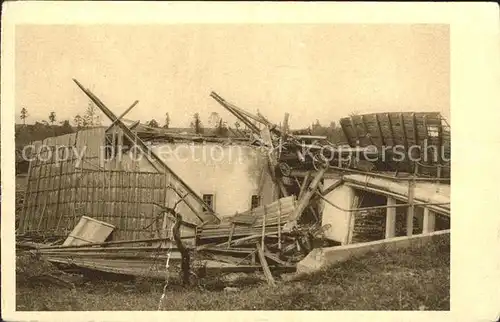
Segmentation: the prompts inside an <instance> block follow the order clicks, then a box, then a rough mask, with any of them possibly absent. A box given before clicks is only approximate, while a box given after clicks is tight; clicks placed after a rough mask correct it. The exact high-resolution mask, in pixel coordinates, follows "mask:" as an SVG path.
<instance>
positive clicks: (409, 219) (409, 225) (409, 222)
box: [406, 181, 415, 236]
mask: <svg viewBox="0 0 500 322" xmlns="http://www.w3.org/2000/svg"><path fill="white" fill-rule="evenodd" d="M414 195H415V183H414V182H413V181H409V182H408V203H409V204H410V206H409V207H408V213H407V215H406V236H412V235H413V217H414V213H415V204H414Z"/></svg>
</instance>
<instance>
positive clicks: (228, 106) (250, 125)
mask: <svg viewBox="0 0 500 322" xmlns="http://www.w3.org/2000/svg"><path fill="white" fill-rule="evenodd" d="M210 97H212V98H213V99H215V100H216V101H217V102H218V103H219V104H220V105H222V106H223V107H224V108H226V109H227V110H228V111H229V112H231V113H232V114H233V115H234V116H236V118H238V119H239V120H240V121H241V122H243V124H245V125H246V126H247V127H248V128H249V129H250V130H251V131H252V132H254V133H255V134H259V133H260V130H259V128H258V127H257V126H255V125H254V124H253V123H252V122H250V120H248V119H247V118H246V117H245V116H244V115H243V114H242V113H241V112H240V111H239V110H241V109H238V110H237V109H235V107H234V106H232V104H230V103H229V102H227V101H226V100H224V99H223V98H222V97H220V96H219V95H218V94H217V93H215V92H211V93H210Z"/></svg>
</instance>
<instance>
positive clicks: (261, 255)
mask: <svg viewBox="0 0 500 322" xmlns="http://www.w3.org/2000/svg"><path fill="white" fill-rule="evenodd" d="M262 247H263V246H261V245H260V243H259V242H257V254H258V255H259V260H260V265H261V266H262V270H263V271H264V276H265V277H266V279H267V283H269V285H271V286H276V282H275V281H274V277H273V274H271V270H270V269H269V265H267V260H266V255H265V254H264V251H263V250H262Z"/></svg>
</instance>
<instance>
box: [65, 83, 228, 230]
mask: <svg viewBox="0 0 500 322" xmlns="http://www.w3.org/2000/svg"><path fill="white" fill-rule="evenodd" d="M73 81H74V82H75V83H76V84H77V85H78V87H79V88H80V89H81V90H82V91H83V92H84V93H85V94H86V95H87V96H88V97H89V98H90V99H91V100H92V101H93V102H94V104H96V106H97V107H99V108H100V109H101V111H102V112H103V113H104V114H105V115H106V116H107V117H108V118H109V119H110V120H111V121H116V125H118V127H120V128H121V130H122V131H123V133H124V134H125V136H126V137H127V138H128V139H129V140H130V141H131V142H137V144H138V146H139V147H140V148H141V150H142V151H143V153H144V154H145V156H146V158H147V159H148V160H149V162H150V163H151V164H152V165H153V167H154V168H155V169H156V170H157V171H158V172H160V171H159V169H158V168H157V166H156V165H155V162H156V163H157V164H159V165H160V166H161V168H163V170H164V171H166V172H168V173H170V175H171V176H172V177H173V178H174V179H175V180H176V181H178V182H179V183H180V184H181V185H182V187H183V188H184V189H185V190H186V191H188V192H189V193H190V194H191V195H192V197H193V198H194V199H195V200H196V201H197V202H198V203H199V204H200V205H201V206H202V207H204V208H205V209H207V210H208V213H209V214H210V215H212V217H213V218H215V219H216V221H217V222H220V219H219V217H218V216H217V215H216V214H215V212H214V211H213V209H212V207H210V206H209V205H207V204H206V203H205V202H204V201H203V199H201V198H200V196H198V195H197V194H196V192H194V191H193V189H191V187H189V186H188V185H187V184H186V183H185V182H184V181H183V180H182V179H181V178H180V177H179V176H178V175H177V174H176V173H175V172H174V171H172V169H170V167H168V166H167V164H166V163H165V162H163V160H162V159H161V158H160V157H159V156H158V155H156V153H154V152H153V151H152V150H151V149H150V148H149V147H148V146H147V145H146V144H145V143H144V142H143V141H142V140H141V139H140V138H139V137H138V136H137V134H136V133H133V132H132V131H131V130H130V129H129V128H128V127H127V126H126V125H125V124H124V123H123V122H122V121H121V120H119V119H118V118H117V117H116V116H115V115H114V114H113V112H112V111H111V110H110V109H109V108H107V107H106V105H105V104H104V103H103V102H102V101H101V100H100V99H99V98H97V97H96V96H95V95H94V94H93V93H92V92H91V91H90V90H89V89H86V88H84V87H83V85H82V84H80V83H79V82H78V81H77V80H76V79H73ZM195 213H196V214H197V212H195Z"/></svg>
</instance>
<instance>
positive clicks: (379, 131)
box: [375, 114, 386, 146]
mask: <svg viewBox="0 0 500 322" xmlns="http://www.w3.org/2000/svg"><path fill="white" fill-rule="evenodd" d="M375 122H377V128H378V133H379V135H380V140H381V141H382V145H383V146H385V144H386V143H385V138H384V133H383V132H382V126H381V125H380V120H379V119H378V114H375Z"/></svg>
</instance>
